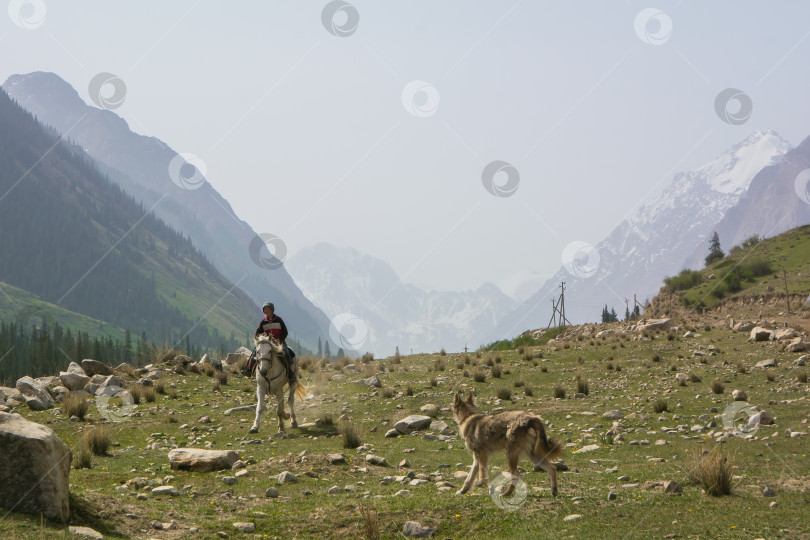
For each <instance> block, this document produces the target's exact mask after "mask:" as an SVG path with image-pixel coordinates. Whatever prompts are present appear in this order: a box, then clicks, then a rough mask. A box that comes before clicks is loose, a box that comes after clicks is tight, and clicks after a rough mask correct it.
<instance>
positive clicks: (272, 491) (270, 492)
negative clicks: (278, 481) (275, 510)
mask: <svg viewBox="0 0 810 540" xmlns="http://www.w3.org/2000/svg"><path fill="white" fill-rule="evenodd" d="M264 496H265V497H267V498H269V499H276V498H278V496H279V492H278V490H277V489H276V488H274V487H271V488H267V491H265V492H264Z"/></svg>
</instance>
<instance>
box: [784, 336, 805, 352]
mask: <svg viewBox="0 0 810 540" xmlns="http://www.w3.org/2000/svg"><path fill="white" fill-rule="evenodd" d="M809 347H810V344H808V343H805V342H804V341H802V338H800V337H797V338H796V339H794V340H793V341H791V342H790V343H788V344H787V345H786V346H785V352H789V353H792V352H804V351H806V350H808V348H809Z"/></svg>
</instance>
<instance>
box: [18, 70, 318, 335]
mask: <svg viewBox="0 0 810 540" xmlns="http://www.w3.org/2000/svg"><path fill="white" fill-rule="evenodd" d="M3 88H4V89H5V90H6V92H8V93H9V95H10V96H11V97H12V98H14V99H15V100H16V101H17V102H18V103H20V105H21V106H22V107H24V108H25V109H26V110H28V111H30V112H32V113H33V114H34V115H36V116H37V118H38V119H39V120H40V121H41V122H43V123H45V124H47V125H50V126H53V127H54V128H55V129H56V130H57V131H59V132H60V133H68V132H69V137H70V139H71V140H73V141H75V142H76V143H77V144H79V145H80V146H81V147H82V148H84V150H85V151H86V152H87V154H88V155H90V156H92V157H93V158H94V159H96V160H97V161H98V162H99V163H100V164H101V166H102V167H106V169H105V170H104V172H105V173H107V174H108V175H109V177H110V178H111V179H112V180H113V181H114V182H116V183H117V184H119V185H120V186H121V187H122V188H123V189H124V190H125V191H126V192H127V193H129V194H131V195H132V196H134V197H135V198H136V199H137V200H138V201H141V202H142V203H143V204H144V206H146V207H147V208H152V207H153V206H154V205H155V204H156V203H157V202H158V201H160V203H159V204H157V205H156V206H154V212H155V214H156V215H157V216H159V217H160V218H161V219H163V220H164V221H166V222H167V223H168V224H169V225H171V226H172V227H173V228H175V229H176V230H178V231H180V232H182V233H183V234H184V235H187V236H188V237H189V238H190V239H191V240H192V242H193V243H194V245H195V246H197V248H199V249H200V250H201V251H202V252H203V253H204V254H205V255H206V256H207V257H208V258H209V259H210V260H211V261H212V262H213V263H214V264H215V265H216V267H217V268H218V269H219V270H220V271H221V272H222V273H223V275H224V276H225V277H227V278H228V279H230V280H231V281H232V282H234V283H238V286H239V287H240V288H241V289H243V290H244V291H245V292H247V293H248V295H249V296H250V297H251V299H252V301H253V303H254V304H255V305H256V306H253V307H252V308H250V309H248V314H249V315H250V316H251V317H256V316H257V315H258V314H259V310H258V307H257V306H258V305H261V304H262V303H263V302H265V301H267V300H271V301H274V302H275V303H276V306H277V311H278V312H279V314H282V315H283V317H284V319H285V321H286V322H287V324H288V326H289V327H290V331H291V334H292V335H294V336H295V337H296V338H298V339H299V340H301V341H302V342H304V344H306V345H308V346H309V347H310V348H314V346H315V344H316V343H317V341H318V339H319V337H326V336H328V328H329V321H328V319H327V318H326V316H325V315H324V314H323V313H322V312H321V311H320V310H319V309H318V308H317V307H315V306H314V305H313V304H312V303H311V302H310V301H309V300H307V298H306V297H304V295H303V294H302V293H301V291H300V290H299V289H298V287H297V286H296V285H295V283H294V282H293V280H292V278H291V277H290V276H289V274H288V273H287V271H286V270H285V269H284V267H283V266H280V265H278V264H271V265H262V264H257V262H256V259H258V258H259V257H264V258H270V253H269V251H268V250H267V248H266V247H261V242H259V244H257V243H256V240H257V238H258V235H257V233H256V232H254V231H253V230H252V229H251V228H250V226H249V225H248V224H247V223H245V222H244V221H242V220H240V219H239V218H238V217H237V216H236V215H235V214H234V213H233V210H232V208H231V206H230V204H228V202H227V201H226V200H225V199H224V198H222V196H221V195H220V194H219V193H218V192H217V191H216V190H215V189H214V188H213V187H212V186H211V185H210V184H209V183H207V182H204V183H203V184H202V185H201V186H199V187H198V188H197V189H182V188H181V187H179V186H178V185H175V183H173V182H172V180H171V178H170V176H169V173H168V170H169V166H170V163H171V162H172V160H173V159H174V158H175V157H176V156H177V155H178V154H177V152H175V151H174V150H172V149H171V148H170V147H169V146H168V145H167V144H165V143H164V142H162V141H161V140H159V139H157V138H155V137H146V136H142V135H138V134H136V133H134V132H132V131H131V130H130V129H129V126H128V125H127V123H126V122H125V121H124V120H123V119H122V118H120V117H119V116H117V115H116V114H115V113H113V112H111V111H108V110H103V109H97V108H95V107H90V106H88V105H87V104H85V103H84V101H83V100H82V99H81V98H80V97H79V95H78V93H77V92H76V91H75V90H74V89H73V87H72V86H70V85H69V84H68V83H67V82H65V81H64V80H62V79H61V78H60V77H58V76H57V75H54V74H52V73H44V72H35V73H29V74H26V75H13V76H11V77H9V78H8V80H7V81H6V82H5V84H4V85H3ZM261 232H262V233H264V232H270V231H261ZM257 247H261V250H259V249H257ZM259 251H261V252H259ZM274 262H276V263H277V262H278V261H277V260H276V261H274ZM251 326H252V327H255V322H254V323H252V325H251ZM249 330H252V328H250V329H249Z"/></svg>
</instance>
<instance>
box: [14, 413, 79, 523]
mask: <svg viewBox="0 0 810 540" xmlns="http://www.w3.org/2000/svg"><path fill="white" fill-rule="evenodd" d="M0 455H2V456H3V459H2V460H0V486H2V489H0V507H2V508H6V509H8V510H14V511H17V512H25V513H30V514H39V513H42V514H43V515H44V516H46V517H48V518H50V519H57V520H61V521H66V520H67V519H68V517H69V515H70V501H69V490H68V485H69V481H68V475H69V474H70V463H71V461H72V459H73V455H72V454H71V452H70V449H69V448H68V447H67V445H66V444H65V443H63V442H62V441H61V440H60V439H59V437H57V436H56V434H55V433H54V432H53V430H52V429H51V428H49V427H46V426H43V425H40V424H36V423H34V422H29V421H28V420H25V419H24V418H22V417H21V416H20V415H17V414H7V413H0Z"/></svg>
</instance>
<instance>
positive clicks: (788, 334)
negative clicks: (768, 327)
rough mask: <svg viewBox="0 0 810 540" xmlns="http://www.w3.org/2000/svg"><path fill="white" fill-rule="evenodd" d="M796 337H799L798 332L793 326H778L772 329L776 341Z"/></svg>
mask: <svg viewBox="0 0 810 540" xmlns="http://www.w3.org/2000/svg"><path fill="white" fill-rule="evenodd" d="M796 337H799V334H798V332H796V330H794V329H793V328H778V329H776V330H774V331H773V338H774V339H775V340H776V341H784V340H786V339H793V338H796Z"/></svg>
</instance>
